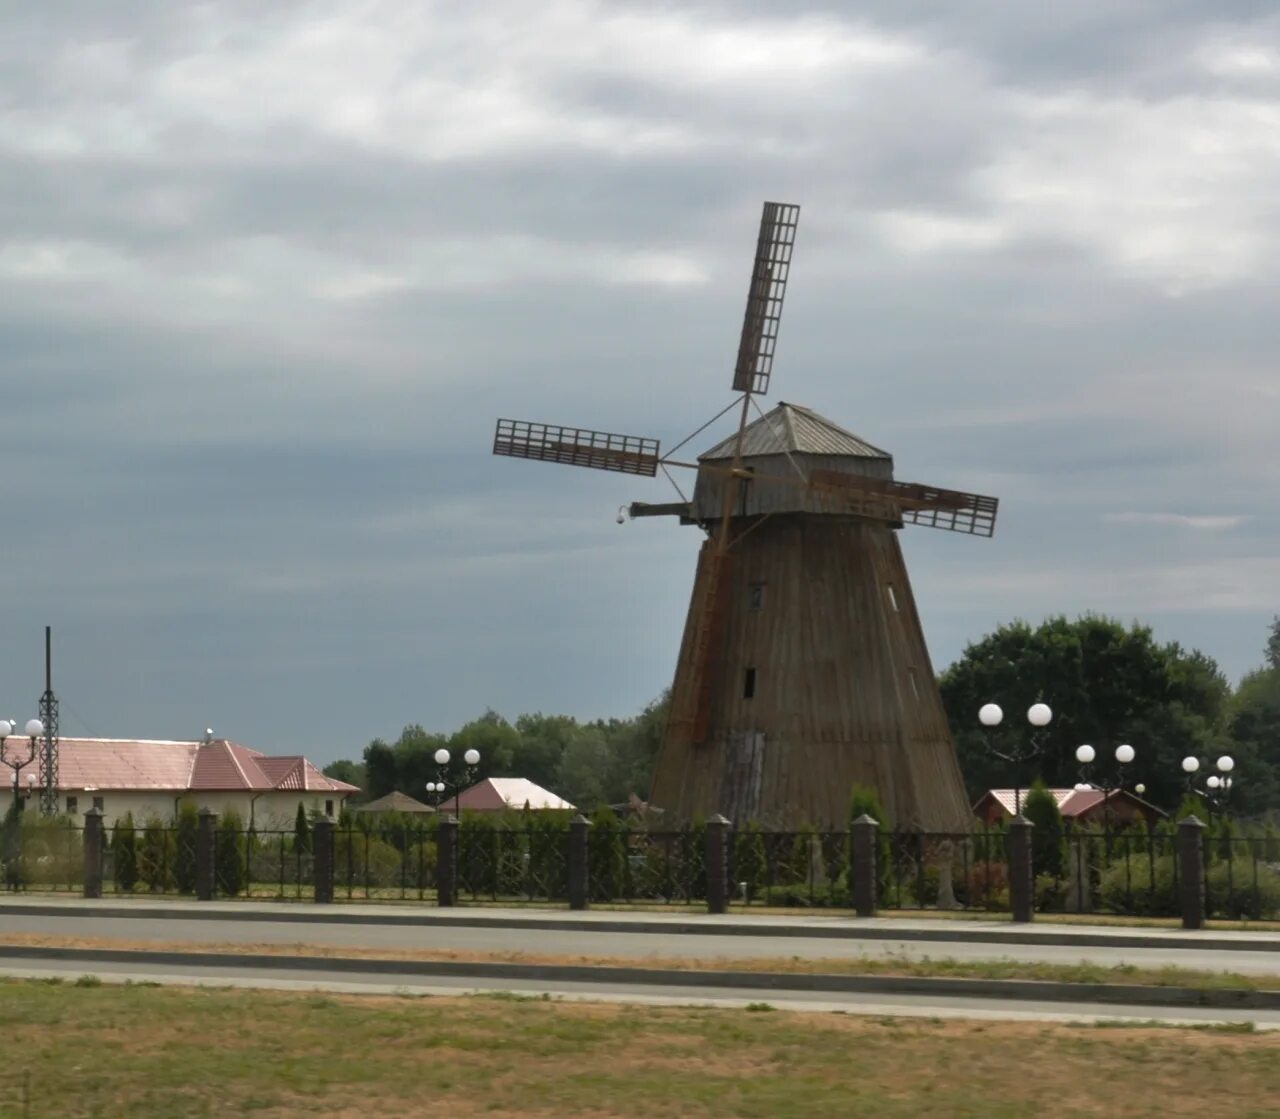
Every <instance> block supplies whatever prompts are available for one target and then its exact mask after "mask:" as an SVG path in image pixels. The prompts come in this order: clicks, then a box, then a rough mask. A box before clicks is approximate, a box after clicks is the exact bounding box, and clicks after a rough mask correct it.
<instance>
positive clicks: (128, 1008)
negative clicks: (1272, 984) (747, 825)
mask: <svg viewBox="0 0 1280 1119" xmlns="http://www.w3.org/2000/svg"><path fill="white" fill-rule="evenodd" d="M82 984H83V985H82ZM0 1029H3V1031H4V1036H5V1038H6V1041H7V1045H8V1062H9V1073H8V1087H7V1088H6V1089H0V1116H18V1115H21V1114H22V1112H21V1110H20V1105H19V1104H18V1102H17V1093H16V1092H15V1091H14V1089H15V1087H16V1086H17V1085H19V1084H20V1082H21V1077H22V1075H23V1073H24V1072H25V1071H27V1070H29V1071H30V1075H31V1081H32V1084H33V1101H32V1104H31V1108H30V1115H31V1119H55V1117H56V1119H81V1117H89V1116H100V1117H103V1119H116V1117H129V1119H175V1117H180V1116H240V1115H259V1116H264V1117H275V1119H284V1117H292V1116H304V1115H305V1116H311V1115H324V1116H332V1117H351V1119H354V1117H357V1116H359V1117H360V1119H374V1117H377V1119H396V1117H410V1116H413V1117H416V1116H424V1115H427V1116H430V1115H447V1116H450V1117H462V1119H465V1117H468V1116H482V1115H483V1116H515V1115H519V1116H537V1117H546V1119H568V1117H573V1116H592V1117H595V1119H608V1117H620V1116H628V1117H630V1116H635V1117H637V1119H659V1117H662V1119H686V1117H691V1119H696V1117H699V1116H734V1117H738V1116H740V1117H743V1119H748V1117H758V1119H799V1117H815V1119H818V1117H821V1119H832V1117H842V1116H847V1115H868V1116H876V1117H877V1119H899V1117H901V1119H907V1117H912V1119H914V1117H915V1116H918V1115H924V1114H928V1115H935V1116H940V1117H947V1119H966V1117H970V1116H972V1117H979V1116H980V1117H982V1119H1023V1117H1025V1116H1028V1115H1034V1114H1036V1113H1040V1114H1042V1115H1046V1116H1057V1115H1064V1116H1065V1115H1070V1116H1077V1115H1105V1116H1116V1115H1123V1116H1126V1117H1135V1119H1138V1117H1144V1116H1160V1117H1161V1119H1167V1117H1171V1116H1183V1115H1185V1116H1192V1115H1194V1116H1201V1115H1204V1114H1206V1113H1212V1114H1222V1115H1231V1116H1232V1117H1233V1119H1253V1117H1257V1119H1261V1117H1263V1116H1274V1115H1275V1114H1276V1104H1275V1101H1276V1099H1277V1098H1278V1096H1280V1035H1276V1034H1265V1033H1257V1034H1255V1033H1249V1032H1244V1031H1240V1030H1179V1029H1161V1028H1154V1027H1141V1026H1135V1027H1124V1028H1108V1029H1095V1028H1091V1027H1072V1026H1059V1025H1048V1024H1044V1025H1041V1024H1028V1023H1021V1022H1019V1023H981V1022H941V1021H936V1020H928V1019H864V1018H858V1017H853V1016H847V1015H836V1014H827V1015H816V1014H813V1015H804V1014H791V1013H784V1012H781V1011H777V1010H772V1009H771V1008H769V1007H768V1005H767V1004H763V1003H762V1004H757V1005H756V1007H755V1010H754V1011H753V1010H724V1009H714V1010H713V1009H697V1008H649V1007H635V1006H617V1005H605V1004H600V1005H592V1004H577V1003H558V1002H554V1001H545V1000H540V999H524V998H513V997H473V998H449V999H418V998H372V997H367V998H360V997H338V996H326V995H319V994H315V995H296V994H286V993H280V992H271V991H231V990H211V989H195V988H191V989H184V988H159V987H151V986H142V985H138V986H126V987H115V986H100V985H97V984H96V983H95V982H91V981H90V982H85V981H82V983H65V984H54V983H45V982H38V981H16V980H15V981H7V982H3V983H0Z"/></svg>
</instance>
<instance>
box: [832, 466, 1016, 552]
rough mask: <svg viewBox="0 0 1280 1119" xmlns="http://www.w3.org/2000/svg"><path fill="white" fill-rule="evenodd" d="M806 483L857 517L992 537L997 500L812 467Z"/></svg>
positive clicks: (911, 483) (957, 491)
mask: <svg viewBox="0 0 1280 1119" xmlns="http://www.w3.org/2000/svg"><path fill="white" fill-rule="evenodd" d="M809 484H810V486H812V487H813V488H814V489H816V490H819V491H821V492H825V493H830V494H832V495H833V496H834V497H835V498H837V499H838V500H841V501H844V502H846V503H847V506H848V511H849V512H853V513H857V514H859V515H860V516H870V517H880V518H882V519H885V520H901V521H903V522H904V523H906V524H916V525H924V526H925V527H926V528H940V529H943V530H944V531H947V532H963V533H967V534H968V535H970V536H992V535H993V534H994V533H995V530H996V512H997V511H998V509H999V507H1000V499H999V498H996V497H987V496H985V495H984V494H980V493H966V492H964V491H962V490H944V489H939V488H938V487H937V486H925V485H920V484H919V483H917V482H896V481H893V480H892V479H885V478H868V477H864V476H861V475H849V474H845V473H842V472H840V471H837V470H815V471H814V472H813V473H812V474H811V475H810V476H809Z"/></svg>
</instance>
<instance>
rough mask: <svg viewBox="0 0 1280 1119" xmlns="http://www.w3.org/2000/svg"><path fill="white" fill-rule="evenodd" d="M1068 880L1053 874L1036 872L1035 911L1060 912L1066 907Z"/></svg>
mask: <svg viewBox="0 0 1280 1119" xmlns="http://www.w3.org/2000/svg"><path fill="white" fill-rule="evenodd" d="M1067 886H1068V882H1067V881H1066V879H1064V878H1059V877H1057V876H1056V875H1054V874H1037V875H1036V882H1035V907H1036V912H1037V913H1060V912H1061V911H1062V910H1063V909H1065V908H1066V904H1067Z"/></svg>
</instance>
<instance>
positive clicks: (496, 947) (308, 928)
mask: <svg viewBox="0 0 1280 1119" xmlns="http://www.w3.org/2000/svg"><path fill="white" fill-rule="evenodd" d="M13 933H23V934H42V935H48V936H69V937H109V938H119V939H133V940H153V941H156V940H163V941H169V942H173V943H175V944H281V945H295V944H315V945H325V946H330V947H364V948H382V949H387V950H395V949H404V948H418V949H445V950H450V949H451V950H462V951H471V952H493V953H506V952H522V953H530V954H538V955H556V956H575V957H579V956H613V957H624V958H630V959H643V958H645V957H667V958H670V957H689V958H697V959H717V958H719V959H726V960H728V959H745V958H769V957H772V958H780V959H790V958H792V957H797V958H801V959H853V958H859V957H898V958H908V959H923V958H929V959H935V960H938V959H953V960H998V959H1006V960H1020V961H1027V962H1037V963H1039V962H1047V963H1061V964H1073V963H1080V962H1082V961H1085V962H1089V963H1093V964H1100V965H1118V964H1138V965H1142V966H1145V967H1162V966H1166V965H1176V966H1180V967H1187V968H1195V969H1198V970H1208V971H1227V970H1229V971H1233V972H1239V973H1242V974H1250V975H1280V952H1261V951H1257V952H1254V951H1241V950H1236V951H1231V952H1229V953H1224V952H1219V951H1216V950H1213V949H1186V948H1170V947H1166V946H1163V945H1161V944H1159V943H1158V942H1156V943H1152V944H1149V945H1144V946H1142V947H1108V946H1100V945H1089V946H1081V945H1057V944H1009V943H1004V944H985V943H973V942H966V941H948V942H945V943H941V942H937V941H932V942H930V941H916V940H911V939H905V938H904V939H902V940H885V939H871V938H859V937H858V935H857V931H856V929H850V930H849V933H848V935H847V936H841V937H812V938H808V937H802V936H741V935H732V934H730V935H724V934H719V935H717V934H715V933H714V932H710V931H708V932H707V933H674V932H673V933H670V934H663V933H653V932H646V933H629V932H605V931H597V930H593V929H590V928H584V929H539V928H536V927H528V928H509V927H488V928H485V927H473V926H452V925H449V924H439V925H391V924H325V923H322V922H318V921H307V922H305V923H303V922H297V923H294V922H281V921H270V920H263V921H253V920H218V919H217V918H216V915H215V914H214V913H210V914H209V915H208V916H202V917H200V918H198V919H186V918H176V917H168V918H160V919H157V918H155V917H152V916H149V915H146V914H143V913H139V915H138V916H137V917H100V916H93V915H88V914H84V913H67V914H59V915H57V916H35V915H30V914H22V913H15V912H5V911H3V910H0V938H3V936H4V935H5V934H13Z"/></svg>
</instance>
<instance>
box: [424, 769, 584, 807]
mask: <svg viewBox="0 0 1280 1119" xmlns="http://www.w3.org/2000/svg"><path fill="white" fill-rule="evenodd" d="M447 803H448V802H446V804H447ZM526 805H527V806H528V807H529V808H532V809H539V808H564V809H569V810H572V809H573V805H572V804H570V803H569V802H568V801H567V800H565V799H564V798H563V797H558V796H556V794H555V793H552V792H548V791H547V790H546V789H544V788H543V787H542V786H541V785H535V784H534V783H533V782H532V781H529V780H527V779H526V778H524V777H487V778H485V780H483V781H481V782H479V783H478V784H475V785H472V786H471V788H469V789H463V790H462V792H461V793H460V794H459V796H458V811H459V812H500V811H502V809H504V808H517V809H518V808H524V807H525V806H526Z"/></svg>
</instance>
